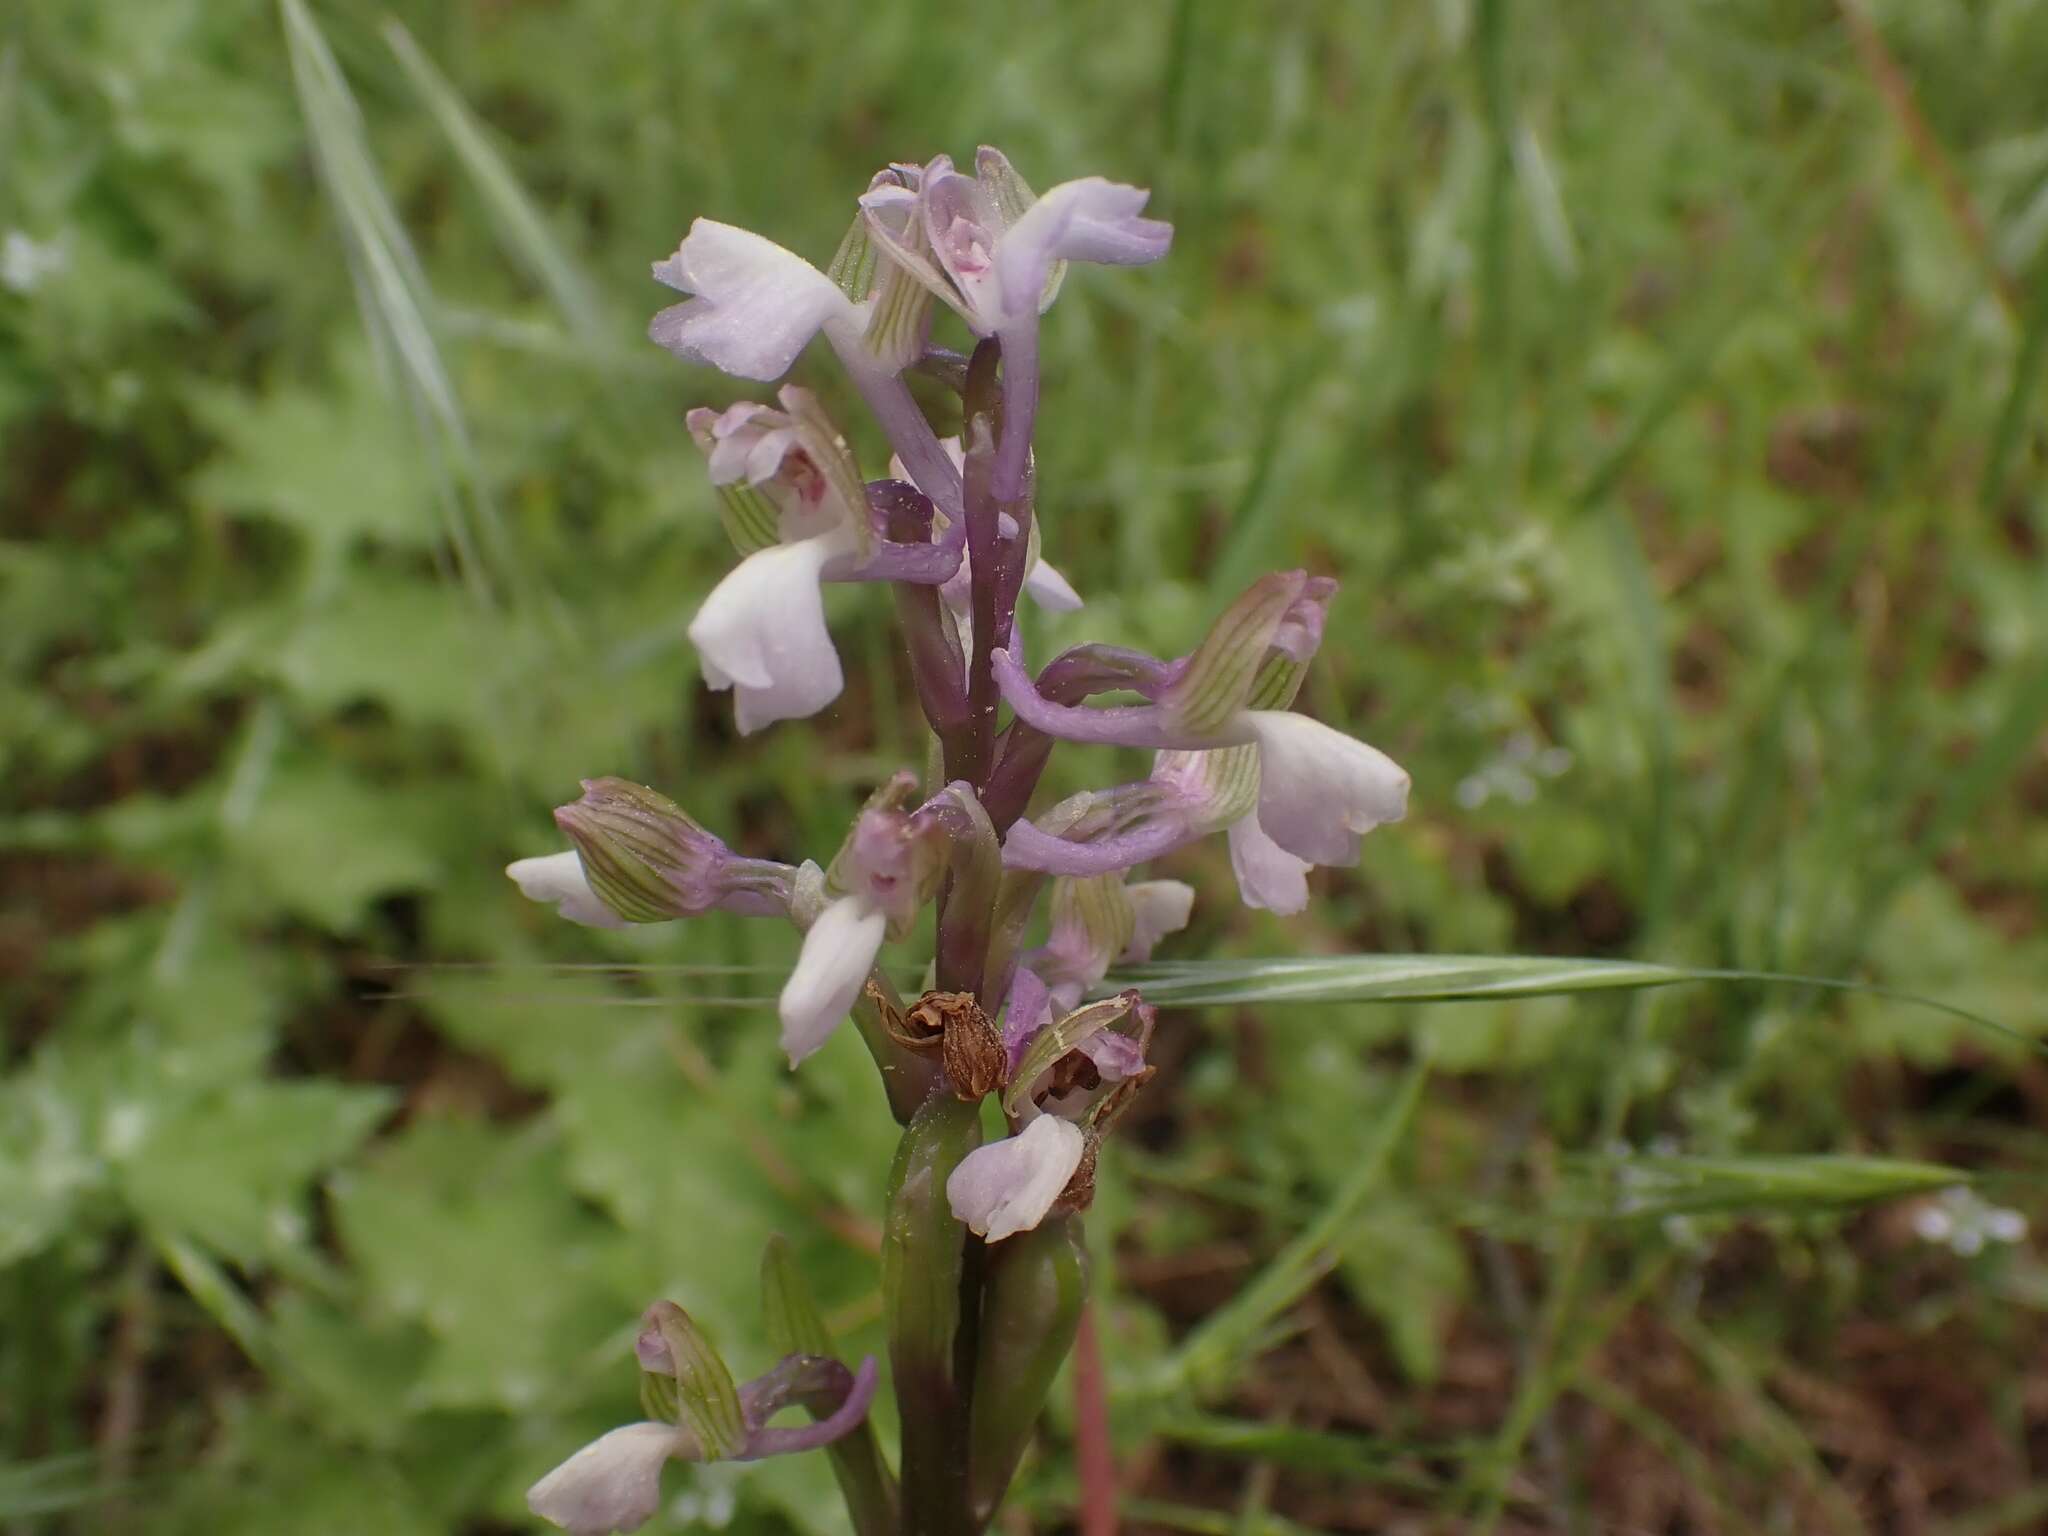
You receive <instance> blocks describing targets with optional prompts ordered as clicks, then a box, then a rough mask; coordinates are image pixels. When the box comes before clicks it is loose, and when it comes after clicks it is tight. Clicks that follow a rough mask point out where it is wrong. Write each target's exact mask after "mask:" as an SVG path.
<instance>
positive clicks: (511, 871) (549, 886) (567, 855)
mask: <svg viewBox="0 0 2048 1536" xmlns="http://www.w3.org/2000/svg"><path fill="white" fill-rule="evenodd" d="M505 873H506V874H507V875H509V876H510V877H511V878H512V881H513V883H514V884H516V885H517V886H518V887H519V891H520V894H521V895H523V896H525V897H527V898H528V899H529V900H531V901H538V902H545V903H547V904H548V905H550V906H552V907H554V909H555V910H556V911H557V912H559V913H560V914H561V915H562V916H563V917H565V918H567V919H568V920H569V921H570V922H572V923H581V924H582V925H583V926H584V927H586V928H624V927H626V926H628V925H627V923H626V920H625V919H624V918H622V917H620V916H619V915H618V914H617V913H615V912H613V911H612V909H611V908H609V907H607V906H606V905H605V904H604V903H603V902H602V901H600V900H598V898H597V893H596V892H595V891H593V890H592V889H591V888H590V880H589V878H588V877H587V876H586V875H585V874H584V872H583V859H582V856H581V855H580V854H578V853H577V852H576V850H575V849H573V848H571V849H567V850H565V851H563V852H561V853H551V854H548V855H546V856H545V857H542V858H536V859H515V860H514V861H513V862H512V863H510V864H507V865H506V866H505Z"/></svg>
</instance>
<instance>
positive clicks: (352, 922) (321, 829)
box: [227, 764, 439, 933]
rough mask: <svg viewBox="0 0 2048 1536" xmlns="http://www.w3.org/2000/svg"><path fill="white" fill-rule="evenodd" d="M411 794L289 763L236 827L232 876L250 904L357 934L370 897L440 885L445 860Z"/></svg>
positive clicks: (237, 893) (231, 839) (239, 895)
mask: <svg viewBox="0 0 2048 1536" xmlns="http://www.w3.org/2000/svg"><path fill="white" fill-rule="evenodd" d="M407 809H408V801H407V800H406V799H405V797H403V796H400V795H394V794H390V793H379V792H378V791H377V790H376V789H374V788H372V787H371V786H370V785H368V784H366V783H365V782H363V781H362V780H361V779H358V778H355V777H354V776H352V775H351V774H349V773H347V772H346V771H345V770H343V769H342V768H340V767H339V766H335V765H329V764H322V765H312V764H302V765H297V766H294V767H291V768H289V769H283V770H280V771H279V772H278V773H277V775H276V776H275V777H274V778H273V779H272V780H271V781H270V782H269V783H268V785H267V786H266V787H265V788H264V790H263V793H262V795H261V797H260V798H259V799H257V801H256V804H255V806H254V808H253V809H252V810H251V811H250V812H249V814H248V816H247V818H246V819H245V820H242V821H240V822H238V823H237V824H235V825H233V826H232V827H230V828H229V829H228V839H227V841H228V844H229V847H230V848H231V850H232V852H233V855H234V858H235V869H234V871H233V873H232V874H231V875H230V876H229V877H228V878H229V880H230V882H234V881H238V880H243V879H246V880H248V881H250V882H251V883H252V884H253V887H254V889H244V888H242V887H240V886H233V895H234V897H235V899H236V902H237V904H238V905H239V906H241V907H242V909H243V910H248V909H250V908H257V909H261V908H263V907H265V906H270V907H273V908H275V907H283V908H285V909H286V910H288V911H290V912H292V913H294V914H296V915H297V916H299V917H302V918H304V919H306V920H307V921H309V922H312V923H315V924H317V925H319V926H320V927H322V928H325V929H327V930H328V931H330V932H333V933H353V932H355V931H356V929H357V928H358V927H360V926H361V924H362V922H363V920H364V917H365V915H366V909H367V908H368V907H369V905H370V903H371V902H373V901H375V900H377V899H378V898H379V897H382V896H389V895H392V894H394V893H396V892H400V891H408V890H418V889H420V888H422V887H426V886H431V885H432V884H433V883H434V881H435V879H436V878H437V875H438V872H439V871H438V866H437V864H436V862H435V860H434V858H433V856H432V855H431V854H430V853H429V852H428V851H427V849H426V847H425V846H424V838H423V835H422V832H423V829H421V828H419V827H418V826H416V825H415V824H414V822H413V819H412V818H411V816H410V815H408V814H407Z"/></svg>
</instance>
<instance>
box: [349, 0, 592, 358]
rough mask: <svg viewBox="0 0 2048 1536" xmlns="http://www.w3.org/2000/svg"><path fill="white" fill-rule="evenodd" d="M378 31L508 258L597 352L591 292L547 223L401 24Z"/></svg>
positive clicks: (391, 23) (387, 23)
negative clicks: (471, 185)
mask: <svg viewBox="0 0 2048 1536" xmlns="http://www.w3.org/2000/svg"><path fill="white" fill-rule="evenodd" d="M382 30H383V35H384V41H385V43H386V45H387V46H389V47H390V49H391V51H392V52H393V53H394V54H396V55H397V56H398V62H399V66H400V67H401V68H402V69H404V71H405V75H406V79H407V80H408V81H410V82H411V84H412V87H413V89H414V91H416V92H417V93H418V95H419V98H420V100H421V101H422V102H423V103H425V105H426V108H427V110H428V111H429V112H431V113H433V115H434V121H435V122H437V123H439V124H440V125H441V131H442V132H443V133H445V134H446V135H447V136H448V142H449V144H450V145H452V146H453V147H454V150H455V154H456V157H457V158H458V159H459V160H460V161H461V162H462V168H463V169H464V170H465V171H467V172H468V173H469V177H470V180H471V181H473V182H474V183H475V184H476V189H477V191H478V193H479V194H480V195H481V196H482V197H483V200H484V206H485V208H486V209H487V210H488V211H489V213H490V216H491V220H492V222H493V223H494V224H496V225H497V227H498V232H499V235H500V237H501V238H502V239H503V240H504V242H505V246H506V249H507V252H508V253H509V254H510V255H511V256H512V258H513V259H514V260H515V261H517V262H518V263H519V264H520V265H521V266H523V267H524V268H525V269H526V270H527V272H528V273H529V274H530V275H531V276H532V277H533V280H534V281H535V282H537V283H538V284H540V286H541V288H542V289H543V290H544V291H545V292H546V293H547V295H548V297H549V298H550V299H551V300H552V301H553V302H554V306H555V308H556V309H557V310H559V311H560V312H561V315H562V319H563V321H564V323H565V324H566V325H567V326H568V328H569V330H570V332H571V334H573V335H574V336H576V337H577V338H578V339H579V340H581V341H583V342H585V343H587V344H588V345H591V346H597V345H600V344H601V343H602V340H603V334H604V322H603V314H602V311H601V310H600V308H599V305H598V301H597V294H596V292H595V291H594V290H593V289H592V288H591V286H590V284H589V283H588V282H587V281H586V280H585V278H584V276H583V272H582V269H581V268H580V267H579V266H578V265H577V264H576V262H575V260H574V259H573V258H571V257H570V255H569V253H568V252H567V251H566V250H564V249H563V247H562V244H561V242H560V241H559V240H557V239H556V238H555V235H554V232H553V231H552V230H551V229H550V228H549V227H548V222H547V220H546V218H544V217H543V216H542V214H541V212H540V210H539V209H538V208H536V207H535V206H534V203H533V199H532V198H531V197H530V196H529V195H528V194H527V191H526V188H525V187H524V186H523V185H522V184H521V182H520V180H519V178H518V177H517V176H516V175H514V174H513V171H512V168H511V166H509V165H507V164H506V163H505V157H504V156H503V155H502V154H501V153H499V151H498V147H497V146H496V145H495V144H494V143H493V142H492V141H491V136H490V133H489V132H488V131H487V130H486V129H485V127H484V125H483V124H482V123H481V122H480V121H478V119H477V117H476V114H475V113H473V112H472V111H470V109H469V105H468V103H467V102H465V101H464V100H463V99H462V96H461V94H460V93H459V92H458V91H457V90H456V89H455V87H454V86H452V85H451V84H449V82H448V79H447V77H446V76H445V75H443V74H442V73H441V72H440V70H438V69H436V68H435V67H434V62H433V60H431V59H429V58H428V57H427V55H426V52H425V51H424V50H423V49H422V48H421V47H420V45H419V44H418V43H417V42H415V41H414V39H413V35H412V33H410V32H408V31H407V30H406V28H405V24H404V23H403V22H401V21H399V20H398V19H397V18H396V17H391V18H389V19H387V20H386V21H385V23H384V26H383V29H382Z"/></svg>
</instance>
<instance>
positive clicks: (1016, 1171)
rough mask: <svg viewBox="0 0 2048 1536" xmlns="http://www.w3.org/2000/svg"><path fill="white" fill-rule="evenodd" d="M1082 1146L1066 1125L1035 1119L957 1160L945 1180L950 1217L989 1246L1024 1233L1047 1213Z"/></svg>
mask: <svg viewBox="0 0 2048 1536" xmlns="http://www.w3.org/2000/svg"><path fill="white" fill-rule="evenodd" d="M1086 1144H1087V1138H1086V1137H1085V1136H1084V1135H1083V1134H1082V1131H1081V1128H1080V1127H1079V1126H1077V1125H1075V1124H1074V1123H1073V1122H1072V1121H1069V1120H1063V1119H1061V1118H1060V1117H1059V1116H1057V1115H1040V1116H1038V1118H1036V1119H1035V1120H1033V1121H1032V1122H1031V1123H1030V1124H1029V1125H1027V1126H1025V1127H1024V1129H1023V1130H1022V1131H1020V1132H1018V1133H1017V1134H1016V1135H1015V1136H1010V1137H1007V1138H1005V1139H1004V1140H1002V1141H995V1142H990V1143H988V1144H987V1145H986V1146H981V1147H977V1148H975V1149H974V1150H973V1151H972V1152H970V1153H968V1154H967V1156H966V1157H964V1158H962V1159H961V1160H960V1162H959V1164H958V1165H957V1166H955V1167H954V1169H953V1171H952V1173H951V1174H950V1175H949V1176H948V1177H947V1179H946V1199H947V1201H948V1203H949V1204H950V1205H951V1206H952V1209H953V1214H954V1216H955V1217H957V1218H958V1219H959V1220H961V1221H963V1222H965V1223H966V1224H967V1226H968V1227H969V1228H970V1229H971V1230H973V1231H975V1232H978V1233H980V1234H981V1235H982V1236H983V1237H984V1238H986V1239H987V1240H988V1241H989V1242H991V1243H999V1242H1001V1241H1002V1240H1003V1239H1004V1238H1007V1237H1014V1236H1016V1234H1018V1233H1019V1232H1028V1231H1029V1230H1031V1229H1032V1228H1033V1227H1035V1226H1037V1225H1038V1224H1039V1223H1040V1222H1041V1221H1043V1220H1044V1219H1045V1218H1046V1216H1047V1214H1048V1213H1050V1211H1051V1210H1052V1207H1053V1202H1054V1201H1056V1200H1057V1199H1059V1197H1060V1191H1062V1190H1063V1189H1065V1188H1066V1187H1067V1181H1068V1180H1069V1179H1071V1178H1072V1177H1073V1176H1074V1170H1075V1169H1076V1168H1078V1167H1079V1166H1080V1165H1081V1154H1082V1152H1083V1150H1084V1149H1085V1147H1086Z"/></svg>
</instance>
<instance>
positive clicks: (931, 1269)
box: [882, 1092, 981, 1536]
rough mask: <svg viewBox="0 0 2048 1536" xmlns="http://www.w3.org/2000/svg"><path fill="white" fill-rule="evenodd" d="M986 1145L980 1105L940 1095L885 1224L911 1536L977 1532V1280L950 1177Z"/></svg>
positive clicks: (908, 1148) (908, 1151)
mask: <svg viewBox="0 0 2048 1536" xmlns="http://www.w3.org/2000/svg"><path fill="white" fill-rule="evenodd" d="M980 1144H981V1112H980V1108H979V1106H978V1105H974V1104H963V1103H961V1102H960V1101H959V1100H958V1099H956V1098H954V1097H953V1096H952V1095H951V1094H948V1093H945V1092H939V1093H935V1094H933V1095H932V1097H931V1098H929V1099H927V1100H926V1101H925V1102H924V1104H923V1105H922V1106H921V1107H920V1108H919V1109H918V1111H917V1113H916V1114H915V1115H913V1116H912V1117H911V1120H910V1125H909V1127H908V1129H906V1130H905V1131H904V1133H903V1140H902V1142H901V1143H900V1145H899V1146H898V1148H897V1152H896V1166H895V1168H894V1169H893V1171H892V1172H891V1174H890V1178H889V1204H888V1212H887V1216H886V1219H885V1220H884V1222H883V1227H882V1305H883V1311H884V1315H885V1318H886V1320H887V1324H888V1331H889V1360H890V1366H891V1369H892V1371H893V1372H894V1375H895V1381H896V1401H897V1405H898V1407H899V1409H900V1410H901V1413H902V1416H903V1468H902V1475H903V1526H902V1529H903V1536H971V1533H972V1532H973V1531H975V1530H976V1529H977V1527H976V1525H975V1522H974V1519H973V1515H972V1511H971V1510H970V1508H969V1498H968V1473H967V1420H968V1416H969V1414H968V1407H969V1398H968V1395H967V1394H968V1392H969V1391H970V1390H971V1383H963V1382H962V1381H961V1380H960V1378H959V1370H960V1366H959V1361H958V1359H957V1355H956V1350H957V1343H958V1339H959V1335H960V1330H961V1326H962V1307H963V1297H964V1300H965V1302H966V1303H967V1304H968V1305H974V1304H976V1303H978V1301H979V1290H978V1285H979V1276H978V1275H977V1276H975V1277H974V1278H975V1286H976V1287H977V1288H976V1289H975V1290H974V1292H973V1294H972V1295H966V1294H965V1292H964V1290H963V1286H964V1284H965V1282H966V1280H967V1278H968V1266H967V1236H968V1234H967V1229H966V1228H965V1227H964V1226H962V1225H961V1224H960V1223H959V1222H958V1221H956V1220H954V1218H953V1212H952V1208H951V1207H950V1205H949V1204H948V1203H947V1199H946V1179H947V1177H948V1176H949V1175H950V1174H951V1173H952V1171H953V1170H954V1169H955V1168H957V1167H958V1166H959V1165H960V1160H961V1159H962V1158H964V1157H965V1156H966V1155H967V1154H968V1153H969V1152H971V1151H973V1150H974V1149H975V1148H976V1147H977V1146H979V1145H980Z"/></svg>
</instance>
